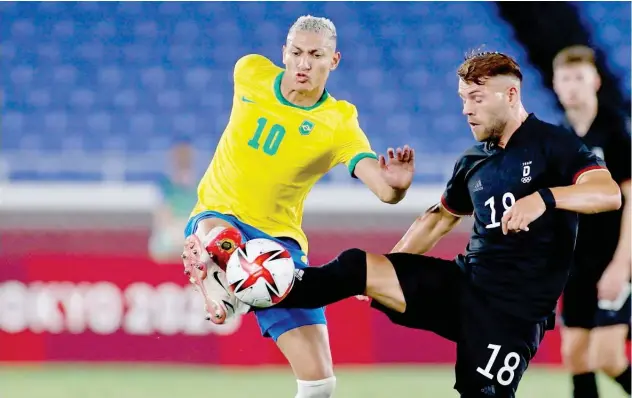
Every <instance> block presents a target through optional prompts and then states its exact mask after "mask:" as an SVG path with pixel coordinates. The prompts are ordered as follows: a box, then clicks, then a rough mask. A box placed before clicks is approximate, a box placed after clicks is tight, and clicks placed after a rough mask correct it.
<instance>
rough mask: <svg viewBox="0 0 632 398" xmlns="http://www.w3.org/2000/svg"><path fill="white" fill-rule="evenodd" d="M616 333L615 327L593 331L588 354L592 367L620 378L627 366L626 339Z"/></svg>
mask: <svg viewBox="0 0 632 398" xmlns="http://www.w3.org/2000/svg"><path fill="white" fill-rule="evenodd" d="M608 329H612V332H615V331H616V328H615V327H610V328H598V329H595V330H593V332H592V335H591V342H590V351H589V354H588V357H589V362H590V365H591V367H592V368H593V369H595V370H600V371H602V372H604V373H605V374H607V375H609V376H613V377H614V376H618V375H619V374H620V373H621V369H622V368H624V367H625V366H626V364H627V356H626V354H625V338H622V337H621V336H620V335H619V333H611V330H608Z"/></svg>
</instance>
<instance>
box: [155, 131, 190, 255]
mask: <svg viewBox="0 0 632 398" xmlns="http://www.w3.org/2000/svg"><path fill="white" fill-rule="evenodd" d="M193 158H194V153H193V147H192V145H191V142H189V141H188V140H178V141H177V142H175V144H174V145H173V147H172V148H171V167H170V170H169V171H168V172H167V173H165V175H164V176H162V177H161V178H160V180H159V183H158V189H159V190H160V199H161V203H160V205H159V206H158V208H157V209H156V212H155V213H154V222H153V225H152V230H151V236H150V238H149V254H150V255H151V257H152V258H153V259H154V261H157V262H171V261H173V260H174V259H178V258H180V255H181V254H182V228H183V227H184V226H185V225H186V224H187V221H188V219H189V214H190V213H191V207H192V206H194V205H195V197H196V196H197V195H196V192H197V179H196V175H195V169H194V167H193Z"/></svg>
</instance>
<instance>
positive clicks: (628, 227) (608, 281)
mask: <svg viewBox="0 0 632 398" xmlns="http://www.w3.org/2000/svg"><path fill="white" fill-rule="evenodd" d="M631 189H632V186H631V184H630V180H627V181H625V182H623V183H622V184H621V192H622V193H623V197H624V200H625V202H624V205H623V214H622V215H621V233H620V235H619V243H618V244H617V250H616V251H615V253H614V256H613V258H612V261H611V262H610V264H609V265H608V268H606V270H605V271H604V273H603V275H602V276H601V279H600V280H599V284H598V285H597V288H598V291H599V298H600V299H602V300H616V299H617V297H618V296H619V294H620V292H621V289H622V288H623V286H624V284H625V283H627V282H628V281H629V279H630V265H631V263H632V248H631V246H632V222H631V219H630V218H631V217H630V211H631V210H632V209H631V208H630V197H631V196H632V195H631V192H630V191H631Z"/></svg>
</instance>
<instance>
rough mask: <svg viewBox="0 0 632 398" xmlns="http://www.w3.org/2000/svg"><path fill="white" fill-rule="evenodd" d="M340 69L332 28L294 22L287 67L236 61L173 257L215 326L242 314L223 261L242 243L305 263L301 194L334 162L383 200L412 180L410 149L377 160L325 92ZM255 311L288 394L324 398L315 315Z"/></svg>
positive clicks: (323, 348)
mask: <svg viewBox="0 0 632 398" xmlns="http://www.w3.org/2000/svg"><path fill="white" fill-rule="evenodd" d="M339 62H340V53H339V52H337V51H336V28H335V26H334V24H333V23H332V22H331V21H330V20H328V19H325V18H316V17H312V16H304V17H301V18H299V19H298V20H297V21H296V22H295V23H294V25H293V26H292V27H291V28H290V31H289V34H288V36H287V42H286V45H285V46H284V47H283V63H284V65H285V70H283V69H281V68H279V67H278V66H276V65H274V64H273V63H272V62H271V61H270V60H268V59H267V58H265V57H263V56H261V55H248V56H245V57H243V58H241V59H240V60H239V61H238V62H237V64H236V65H235V69H234V97H233V108H232V113H231V116H230V120H229V122H228V126H227V127H226V130H225V131H224V134H223V135H222V137H221V139H220V142H219V144H218V146H217V150H216V152H215V155H214V157H213V160H212V161H211V164H210V166H209V168H208V170H207V172H206V174H205V175H204V177H203V178H202V181H201V182H200V185H199V189H198V198H199V200H198V203H197V205H196V206H195V208H194V210H193V213H192V218H191V219H190V221H189V224H188V225H187V227H186V232H185V234H186V243H185V250H184V253H183V254H182V257H183V260H184V264H185V272H186V273H187V274H188V275H189V276H190V277H191V281H192V282H193V283H194V284H196V286H197V287H198V289H199V290H200V291H202V293H203V295H204V296H205V301H206V306H207V309H208V312H209V315H210V318H211V320H212V321H213V322H215V323H223V322H224V321H225V320H226V318H227V317H230V316H231V315H233V314H234V313H243V312H245V311H247V310H248V308H246V307H245V306H244V305H243V304H240V303H238V302H236V300H235V299H234V297H232V296H231V295H230V294H229V293H228V292H227V290H226V287H227V283H226V277H225V267H226V262H227V260H228V258H229V256H230V254H231V253H232V252H233V251H234V249H235V246H236V245H239V244H240V242H242V241H247V240H251V239H255V238H268V239H274V240H276V241H277V242H280V243H281V244H282V245H283V246H285V247H286V248H287V249H288V251H289V252H290V253H291V254H292V258H293V260H294V262H295V263H296V266H297V267H299V268H302V267H307V258H306V255H307V251H308V247H307V238H306V236H305V233H304V232H303V231H302V229H301V222H302V217H303V206H304V202H305V198H306V197H307V195H308V193H309V192H310V190H311V189H312V187H313V186H314V184H315V183H316V182H317V181H318V180H319V179H320V178H321V177H322V176H323V175H324V174H325V173H327V172H328V171H329V170H331V169H332V168H333V167H334V166H336V165H338V164H344V165H346V166H347V167H348V169H349V172H350V173H351V175H352V176H353V177H357V178H359V179H360V180H362V182H364V183H365V184H366V185H367V186H368V187H369V188H370V189H371V191H373V192H374V193H375V195H377V196H378V197H379V198H380V199H381V200H382V201H383V202H387V203H397V202H399V201H400V200H401V199H402V198H403V197H404V195H405V192H406V190H407V189H408V187H409V186H410V184H411V181H412V178H413V173H414V167H413V160H414V152H413V151H412V150H411V149H409V148H408V147H405V148H404V149H403V150H402V149H399V148H398V150H397V151H393V150H389V151H388V157H387V159H385V158H384V157H380V158H379V160H378V158H377V157H376V155H375V153H374V152H373V151H372V150H371V146H370V144H369V142H368V140H367V138H366V136H365V134H364V132H363V131H362V129H361V128H360V125H359V123H358V115H357V111H356V108H355V107H354V106H353V105H351V104H350V103H348V102H346V101H337V100H335V99H334V98H333V97H332V96H330V95H329V93H328V92H327V90H326V89H325V85H326V83H327V79H328V77H329V73H330V72H331V71H333V70H335V69H336V68H337V67H338V64H339ZM207 253H208V254H207ZM207 276H208V277H207ZM255 316H256V317H257V321H258V322H259V326H260V328H261V333H262V334H263V335H264V336H266V337H271V338H272V339H273V340H274V341H275V342H276V343H277V345H278V347H279V348H280V349H281V351H282V352H283V354H284V355H285V357H286V358H287V359H288V361H289V362H290V364H291V366H292V369H293V370H294V374H295V375H296V377H297V379H298V395H297V397H300V398H306V397H314V398H316V397H319V398H320V397H322V398H327V397H330V396H331V395H332V394H333V391H334V388H335V381H336V380H335V377H334V373H333V364H332V359H331V353H330V348H329V337H328V332H327V327H326V321H325V315H324V310H323V309H322V308H318V309H307V310H305V309H283V308H274V309H271V310H269V311H265V312H258V311H255Z"/></svg>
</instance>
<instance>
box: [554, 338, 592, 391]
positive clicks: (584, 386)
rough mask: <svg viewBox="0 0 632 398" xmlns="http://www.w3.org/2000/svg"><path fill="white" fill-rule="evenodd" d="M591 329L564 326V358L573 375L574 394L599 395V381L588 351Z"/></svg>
mask: <svg viewBox="0 0 632 398" xmlns="http://www.w3.org/2000/svg"><path fill="white" fill-rule="evenodd" d="M589 347H590V330H589V329H583V328H578V327H564V328H562V360H563V362H564V365H566V368H567V369H568V370H569V371H570V372H571V374H572V376H573V396H575V397H592V398H595V397H598V396H599V392H598V391H597V382H596V381H595V374H594V369H593V368H592V366H591V363H590V360H589V356H588V352H589Z"/></svg>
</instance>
